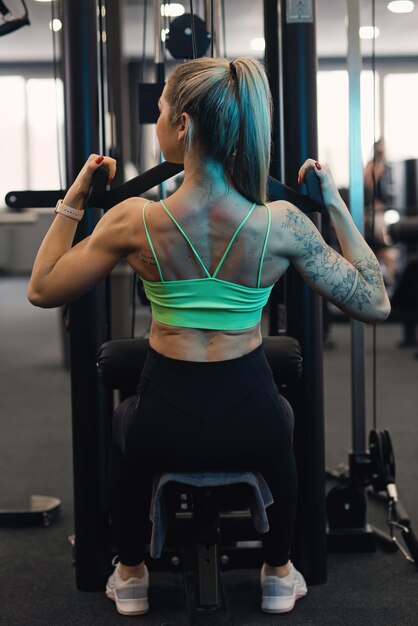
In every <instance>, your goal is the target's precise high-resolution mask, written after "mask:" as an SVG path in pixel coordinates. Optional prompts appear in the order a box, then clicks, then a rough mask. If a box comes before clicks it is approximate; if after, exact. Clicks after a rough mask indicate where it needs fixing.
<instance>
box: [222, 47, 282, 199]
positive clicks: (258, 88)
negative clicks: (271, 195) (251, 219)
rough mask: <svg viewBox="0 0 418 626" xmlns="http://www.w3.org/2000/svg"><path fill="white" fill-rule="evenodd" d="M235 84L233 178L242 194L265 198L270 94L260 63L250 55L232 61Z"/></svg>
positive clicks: (268, 150)
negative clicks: (236, 125) (236, 118)
mask: <svg viewBox="0 0 418 626" xmlns="http://www.w3.org/2000/svg"><path fill="white" fill-rule="evenodd" d="M233 67H234V68H235V72H236V76H237V79H236V86H237V88H238V108H239V134H238V143H237V151H236V155H235V158H234V162H233V167H232V172H231V173H232V179H233V181H234V183H235V185H236V187H237V189H239V191H240V192H241V193H242V195H243V196H245V197H246V198H248V199H249V200H252V201H253V202H257V203H258V204H262V203H263V202H265V201H266V188H267V177H268V172H269V167H270V152H271V109H272V103H271V95H270V89H269V85H268V80H267V76H266V73H265V71H264V68H263V67H262V65H261V63H259V62H258V61H256V60H255V59H252V58H250V57H241V58H238V59H236V60H235V61H234V62H233Z"/></svg>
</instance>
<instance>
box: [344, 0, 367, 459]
mask: <svg viewBox="0 0 418 626" xmlns="http://www.w3.org/2000/svg"><path fill="white" fill-rule="evenodd" d="M347 15H348V25H347V35H348V37H347V39H348V51H347V67H348V85H349V140H350V141H349V167H350V184H349V187H350V212H351V215H352V217H353V220H354V223H355V225H356V226H357V228H358V230H359V231H360V232H361V233H363V220H364V215H363V214H364V181H363V164H362V155H361V107H360V77H361V51H360V38H359V28H360V0H347ZM351 390H352V407H351V411H352V447H353V452H354V454H359V453H363V452H365V451H366V392H365V369H364V325H363V323H362V322H359V321H357V320H351Z"/></svg>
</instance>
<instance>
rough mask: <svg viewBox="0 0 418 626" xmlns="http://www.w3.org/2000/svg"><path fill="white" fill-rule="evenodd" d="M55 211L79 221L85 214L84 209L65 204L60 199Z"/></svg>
mask: <svg viewBox="0 0 418 626" xmlns="http://www.w3.org/2000/svg"><path fill="white" fill-rule="evenodd" d="M55 213H61V215H66V216H67V217H70V218H71V219H72V220H75V221H76V222H79V221H80V220H81V218H82V217H83V215H84V209H73V208H72V207H70V206H67V205H66V204H63V203H62V200H58V202H57V206H56V207H55Z"/></svg>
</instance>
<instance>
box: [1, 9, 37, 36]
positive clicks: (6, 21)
mask: <svg viewBox="0 0 418 626" xmlns="http://www.w3.org/2000/svg"><path fill="white" fill-rule="evenodd" d="M21 2H22V5H23V9H24V14H23V16H22V17H14V15H13V14H12V13H11V12H10V11H9V9H8V8H7V6H6V5H5V4H4V2H3V0H0V13H1V14H2V16H3V19H2V23H1V24H0V37H2V36H3V35H8V34H9V33H14V32H15V31H16V30H19V28H22V26H30V21H29V12H28V7H27V6H26V3H25V0H21Z"/></svg>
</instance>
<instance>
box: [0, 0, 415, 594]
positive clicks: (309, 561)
mask: <svg viewBox="0 0 418 626" xmlns="http://www.w3.org/2000/svg"><path fill="white" fill-rule="evenodd" d="M99 4H100V5H101V6H102V5H103V6H105V5H106V2H104V1H103V2H99ZM279 4H280V10H279V7H278V3H277V2H269V1H268V0H266V1H265V2H264V10H265V16H266V20H265V36H266V62H267V65H268V69H269V74H270V81H271V87H272V92H273V95H274V97H275V105H276V106H275V110H276V116H275V125H274V144H275V155H276V159H275V160H274V161H273V164H272V171H271V174H272V177H271V178H270V179H269V191H270V196H271V198H272V199H279V198H283V199H288V200H289V201H291V202H293V203H294V204H296V205H298V206H299V207H300V208H301V209H302V210H305V211H307V212H308V211H315V213H313V214H312V215H313V219H314V221H316V223H317V224H319V222H318V217H317V216H318V211H319V210H320V208H321V206H320V204H321V203H320V197H319V196H318V189H317V187H316V188H315V185H316V182H317V181H316V177H315V175H314V174H312V176H313V178H312V179H311V178H309V179H308V180H309V187H310V188H309V189H308V191H309V193H308V196H306V195H305V196H304V195H302V194H298V193H297V192H295V191H294V190H293V189H292V185H293V184H294V182H293V178H294V176H293V174H292V175H290V173H289V172H292V173H293V172H296V171H297V169H298V167H299V165H300V163H301V162H302V161H303V160H304V158H305V157H306V154H316V153H317V146H316V130H315V123H316V122H315V119H316V110H315V106H314V105H312V102H316V91H315V90H316V86H315V84H314V82H315V81H314V78H315V76H316V66H315V32H314V26H315V24H314V7H313V4H312V13H311V16H308V18H306V17H305V18H304V19H303V20H301V19H299V21H298V16H297V15H296V16H293V20H291V19H290V17H291V16H289V15H288V14H287V8H286V6H285V4H286V3H285V2H281V3H279ZM308 4H309V3H308ZM70 5H71V6H70ZM63 10H64V12H65V20H64V31H65V32H64V60H65V64H66V66H65V85H66V91H65V94H66V95H65V98H66V110H67V115H66V124H67V169H68V172H67V174H68V176H67V179H68V180H71V179H73V178H74V176H75V174H76V173H77V172H78V170H79V168H80V167H81V165H82V164H83V163H84V161H85V158H86V157H87V156H88V154H89V153H90V152H95V151H97V146H99V147H100V149H101V151H105V148H106V141H105V138H104V137H103V136H102V135H100V133H99V129H100V128H101V125H100V123H99V117H98V111H97V106H96V103H97V102H98V100H99V94H98V86H97V76H98V75H99V68H98V65H100V63H99V61H98V58H97V50H96V46H97V34H96V19H97V14H96V2H88V3H84V2H83V3H81V0H78V1H75V2H72V3H64V7H63ZM81 14H82V15H83V23H82V24H80V15H81ZM193 24H194V22H193V20H192V21H191V27H192V32H193ZM80 28H81V32H80ZM107 28H108V30H109V32H111V28H110V25H107ZM278 35H279V37H278ZM194 37H196V34H194ZM72 43H76V44H77V45H75V46H72V45H71V44H72ZM100 45H102V43H101V44H100ZM85 58H89V59H90V61H91V62H90V63H89V64H86V63H85ZM102 58H103V57H102V56H100V59H102ZM290 58H292V64H291V63H290V62H289V59H290ZM93 61H94V62H93ZM96 62H97V64H96ZM290 68H292V70H290ZM295 68H296V69H295ZM101 71H103V67H101ZM160 71H161V68H160ZM295 77H296V78H297V80H295ZM284 84H286V90H285V93H283V89H282V87H283V85H284ZM86 85H87V86H88V89H87V91H86V89H85V88H86ZM302 93H303V94H305V96H304V97H302ZM101 97H103V96H101ZM81 98H83V102H81ZM284 129H286V131H287V133H288V134H286V133H285V131H284ZM283 146H285V149H284V150H283ZM284 162H286V165H287V171H286V172H285V171H284ZM179 168H180V169H181V167H180V166H177V165H176V166H173V164H168V163H162V164H160V165H158V166H156V167H155V168H153V169H152V170H150V171H149V172H146V173H145V174H143V175H141V176H139V177H137V178H136V179H134V180H133V181H129V182H128V183H125V184H124V185H121V186H119V187H117V188H114V189H110V190H107V191H103V181H104V178H105V177H106V180H107V175H106V173H105V172H103V171H102V173H99V174H98V178H97V182H96V184H95V185H94V188H93V190H92V193H91V195H90V198H89V206H90V207H91V208H90V210H89V211H88V212H87V213H86V218H85V220H83V222H84V223H82V224H81V225H80V229H79V233H78V236H79V238H80V239H82V238H83V237H85V236H87V235H88V234H90V232H91V231H92V230H93V228H94V226H95V224H96V223H97V221H98V219H100V216H101V209H102V208H109V207H110V206H113V205H114V204H116V203H117V202H119V201H121V200H123V199H124V198H126V197H129V196H132V195H141V194H143V193H146V191H147V190H148V189H150V188H151V187H154V186H156V185H159V184H161V183H162V182H163V181H165V180H166V179H167V178H169V177H170V176H172V175H173V174H175V173H178V171H179ZM277 178H280V179H281V180H285V181H286V183H287V185H286V186H284V185H282V184H281V183H279V182H278V181H277ZM63 193H64V191H62V190H60V191H51V192H11V193H10V194H8V204H9V206H10V207H11V208H13V209H14V210H18V208H19V207H21V208H23V207H24V206H28V205H30V206H32V207H36V206H53V205H54V204H55V203H56V200H57V199H58V198H61V197H62V195H63ZM24 194H28V195H27V196H26V197H25V196H24ZM312 196H314V198H312ZM96 207H100V209H97V208H96ZM285 291H286V293H285V297H284V298H283V295H282V294H279V296H278V297H277V299H276V301H274V302H273V308H272V310H271V312H270V313H271V318H273V319H274V323H273V328H271V329H270V330H271V332H270V334H271V335H274V334H281V333H282V329H281V328H280V321H279V318H280V316H279V315H277V311H278V310H283V302H285V304H286V309H287V323H286V330H287V333H288V334H289V335H291V336H294V337H296V338H297V339H298V340H299V342H300V343H301V345H302V352H303V355H304V364H305V371H308V372H309V375H308V376H302V377H301V379H300V380H299V381H298V383H297V384H295V385H289V389H288V392H289V396H290V400H291V403H292V405H293V407H294V410H295V414H296V424H297V427H296V433H295V448H296V455H297V458H298V460H299V462H298V465H299V466H300V467H301V472H300V474H301V475H300V493H301V497H300V503H299V512H298V528H297V538H296V543H297V545H296V546H295V550H296V551H297V552H296V554H295V557H294V560H295V561H296V562H298V560H299V562H301V563H302V568H303V569H304V571H305V572H307V578H308V582H309V583H310V584H315V583H320V582H324V580H325V575H326V572H325V539H326V537H325V505H323V504H322V502H323V493H324V487H325V481H324V478H325V476H324V474H325V473H324V471H323V468H324V460H323V457H324V444H323V406H322V405H323V399H322V333H321V330H322V322H321V303H320V301H319V299H318V297H317V296H316V295H315V294H313V293H312V292H311V290H310V289H309V288H308V287H307V286H306V285H305V284H304V283H303V282H302V281H300V280H298V277H297V276H292V275H290V276H289V277H288V279H287V281H286V289H285ZM106 298H107V287H106V285H99V286H98V287H97V288H96V289H95V290H93V292H92V293H90V294H87V295H86V296H84V297H83V298H80V300H79V301H77V302H76V303H74V304H73V305H71V313H70V315H71V354H72V400H73V440H74V489H75V526H76V539H77V540H76V577H77V586H78V588H79V589H81V590H86V591H87V590H96V589H97V590H98V589H101V588H102V587H103V580H104V579H105V576H106V575H107V573H108V565H109V538H108V520H107V509H106V493H105V481H104V479H103V477H104V476H105V475H106V464H107V460H106V455H105V453H104V452H103V450H105V449H106V445H107V441H108V437H109V424H110V417H109V415H110V413H111V410H110V409H109V407H110V406H111V401H110V399H109V394H108V392H107V391H106V390H104V389H103V387H102V386H101V385H100V382H99V381H98V380H97V374H96V371H95V367H96V366H95V364H96V354H97V350H98V348H99V346H100V345H102V344H103V343H104V342H106V341H107V340H109V339H110V336H109V321H108V319H106V315H105V312H106V306H103V303H104V302H106ZM301 311H303V312H304V315H303V316H301V314H300V312H301ZM302 317H303V319H302ZM307 320H309V321H308V322H307ZM292 387H293V388H292ZM376 438H377V439H378V442H379V443H380V442H381V440H384V444H383V445H385V444H386V452H383V453H381V447H379V446H378V445H376V447H375V450H376V454H375V457H376V458H380V459H382V462H381V463H380V465H379V466H378V471H379V472H382V471H383V469H384V468H385V467H386V466H387V458H388V454H387V450H388V440H390V438H388V437H386V436H383V435H382V436H376ZM373 443H374V442H373ZM371 449H372V448H371ZM389 456H390V455H389ZM373 463H374V461H373ZM365 464H366V463H365ZM358 466H359V467H360V469H359V468H358ZM372 466H373V467H374V468H376V463H375V464H374V465H373V464H372V462H370V467H372ZM389 466H390V464H389ZM360 470H361V471H360ZM356 473H358V474H360V475H361V476H362V481H363V483H364V481H365V478H364V476H365V474H366V472H365V470H364V468H363V464H362V463H360V459H359V458H358V455H357V458H356V463H353V475H356ZM393 473H394V472H393ZM381 475H382V476H385V474H381ZM382 480H383V481H385V480H386V479H385V478H382ZM376 481H377V479H376ZM387 484H391V483H387ZM343 499H344V498H343ZM328 508H329V511H328V514H329V515H331V520H333V519H335V518H333V517H332V515H333V512H332V511H331V508H332V507H330V506H329V507H328ZM336 508H337V509H338V506H337V507H334V510H335V509H336ZM342 508H343V509H344V506H343V507H342ZM308 512H309V518H310V519H309V523H310V525H309V528H307V526H306V524H307V519H308ZM391 516H392V518H391V519H392V521H393V524H392V527H393V528H395V525H394V524H396V523H399V524H401V525H403V526H404V527H405V528H408V530H409V532H408V537H409V539H410V538H411V537H413V535H412V532H411V531H410V528H409V527H408V526H407V523H406V521H407V520H406V519H405V516H403V514H402V511H401V509H400V507H399V504H398V503H397V501H396V500H395V499H393V502H392V506H391ZM342 523H343V524H344V523H346V520H345V518H344V519H343V520H342ZM330 526H332V528H333V529H335V528H337V527H338V528H339V529H341V528H342V527H343V526H341V524H340V525H339V526H338V524H336V523H334V521H333V522H332V523H330ZM402 531H403V532H406V531H405V530H404V528H403V529H402ZM298 535H299V537H300V539H301V540H300V541H298ZM409 543H410V544H411V545H412V540H411V541H410V542H409ZM410 549H411V548H410Z"/></svg>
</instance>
